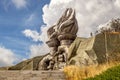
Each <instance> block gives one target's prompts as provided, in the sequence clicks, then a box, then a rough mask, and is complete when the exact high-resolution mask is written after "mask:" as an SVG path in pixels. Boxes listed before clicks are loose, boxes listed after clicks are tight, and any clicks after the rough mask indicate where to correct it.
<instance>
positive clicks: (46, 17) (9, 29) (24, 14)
mask: <svg viewBox="0 0 120 80" xmlns="http://www.w3.org/2000/svg"><path fill="white" fill-rule="evenodd" d="M67 7H72V8H74V9H75V10H76V18H77V20H78V25H79V31H78V33H77V35H78V36H79V37H80V36H81V37H89V33H91V32H95V31H96V30H97V28H98V26H99V25H101V24H104V23H106V22H107V21H109V20H110V19H112V18H119V17H120V0H0V66H6V65H7V66H9V65H13V64H16V63H17V62H20V61H22V60H25V59H28V58H32V57H34V56H37V55H42V54H45V53H48V52H49V48H48V46H47V45H46V44H45V41H47V36H46V31H47V29H48V28H49V27H50V26H52V25H53V24H55V23H56V21H57V20H58V19H59V18H60V16H61V14H62V13H63V12H64V10H65V9H66V8H67Z"/></svg>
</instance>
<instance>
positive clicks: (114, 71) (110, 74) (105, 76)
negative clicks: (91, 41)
mask: <svg viewBox="0 0 120 80" xmlns="http://www.w3.org/2000/svg"><path fill="white" fill-rule="evenodd" d="M85 80H120V65H118V66H115V67H112V68H109V69H107V70H106V71H104V72H103V73H102V74H100V75H96V76H95V77H94V78H87V79H85Z"/></svg>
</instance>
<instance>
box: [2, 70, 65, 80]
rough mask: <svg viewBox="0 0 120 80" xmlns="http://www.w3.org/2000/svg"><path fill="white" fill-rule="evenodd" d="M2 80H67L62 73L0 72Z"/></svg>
mask: <svg viewBox="0 0 120 80" xmlns="http://www.w3.org/2000/svg"><path fill="white" fill-rule="evenodd" d="M0 80H65V75H64V73H63V72H62V71H0Z"/></svg>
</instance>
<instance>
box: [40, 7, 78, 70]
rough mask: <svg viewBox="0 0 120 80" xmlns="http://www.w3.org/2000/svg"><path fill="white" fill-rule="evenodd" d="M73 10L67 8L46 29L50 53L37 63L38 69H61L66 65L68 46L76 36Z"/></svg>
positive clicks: (76, 26)
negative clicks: (54, 22)
mask: <svg viewBox="0 0 120 80" xmlns="http://www.w3.org/2000/svg"><path fill="white" fill-rule="evenodd" d="M77 31H78V24H77V20H76V18H75V10H74V9H72V8H67V9H66V11H65V12H64V14H63V15H62V17H61V18H60V19H59V20H58V22H57V23H56V24H55V25H53V26H52V27H50V28H49V29H48V31H47V35H48V38H49V40H48V41H47V42H46V44H47V45H48V46H49V48H50V53H49V54H48V55H47V56H46V57H44V58H43V59H42V60H41V61H40V63H39V70H41V69H42V70H53V69H62V68H63V67H64V66H66V65H67V55H68V54H69V53H68V48H69V46H70V45H71V43H72V42H73V41H74V40H75V38H76V37H77V35H76V33H77Z"/></svg>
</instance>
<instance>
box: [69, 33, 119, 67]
mask: <svg viewBox="0 0 120 80" xmlns="http://www.w3.org/2000/svg"><path fill="white" fill-rule="evenodd" d="M105 35H106V38H105ZM68 51H69V55H68V59H69V64H73V65H78V66H81V67H84V66H88V65H97V64H101V63H105V62H107V59H108V61H110V60H113V61H114V60H117V61H119V60H120V59H119V58H120V34H114V33H106V34H98V35H96V36H94V37H91V38H86V39H85V38H76V40H75V41H74V42H73V43H72V44H71V46H70V48H69V50H68Z"/></svg>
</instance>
